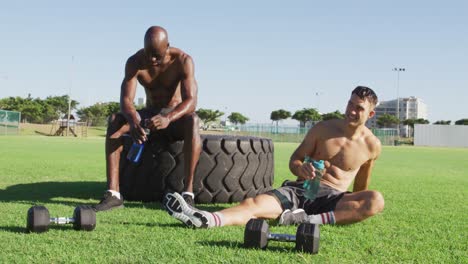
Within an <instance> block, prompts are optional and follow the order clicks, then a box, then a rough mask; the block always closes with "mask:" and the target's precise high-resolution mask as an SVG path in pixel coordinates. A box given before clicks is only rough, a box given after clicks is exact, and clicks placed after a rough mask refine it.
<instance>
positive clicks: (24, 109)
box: [0, 95, 79, 123]
mask: <svg viewBox="0 0 468 264" xmlns="http://www.w3.org/2000/svg"><path fill="white" fill-rule="evenodd" d="M68 100H69V97H68V95H62V96H49V97H47V98H46V99H40V98H32V97H31V95H28V97H27V98H22V97H19V96H17V97H7V98H2V99H0V109H3V110H10V111H18V112H21V121H22V122H31V123H48V122H50V121H52V120H57V119H59V118H61V117H63V116H64V115H66V114H68ZM78 104H79V103H78V102H77V101H75V100H71V102H70V106H71V109H72V110H73V109H76V107H77V106H78Z"/></svg>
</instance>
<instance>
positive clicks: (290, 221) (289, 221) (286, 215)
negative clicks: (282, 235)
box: [279, 209, 307, 225]
mask: <svg viewBox="0 0 468 264" xmlns="http://www.w3.org/2000/svg"><path fill="white" fill-rule="evenodd" d="M306 221H307V214H306V212H305V211H304V209H296V210H294V211H291V210H289V209H286V210H284V212H283V213H282V214H281V216H280V219H279V224H280V225H297V224H300V223H304V222H306Z"/></svg>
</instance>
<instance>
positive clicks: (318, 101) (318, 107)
mask: <svg viewBox="0 0 468 264" xmlns="http://www.w3.org/2000/svg"><path fill="white" fill-rule="evenodd" d="M315 95H316V96H317V112H319V113H320V110H319V109H320V96H321V95H323V93H322V92H321V91H317V92H315Z"/></svg>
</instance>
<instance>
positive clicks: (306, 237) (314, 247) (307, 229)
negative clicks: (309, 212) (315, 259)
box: [296, 223, 320, 254]
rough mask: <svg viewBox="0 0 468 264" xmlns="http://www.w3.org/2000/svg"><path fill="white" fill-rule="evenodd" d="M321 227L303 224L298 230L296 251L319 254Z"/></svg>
mask: <svg viewBox="0 0 468 264" xmlns="http://www.w3.org/2000/svg"><path fill="white" fill-rule="evenodd" d="M319 240H320V229H319V225H316V224H310V223H302V224H300V225H299V227H298V228H297V233H296V250H298V251H304V252H308V253H311V254H317V253H318V250H319Z"/></svg>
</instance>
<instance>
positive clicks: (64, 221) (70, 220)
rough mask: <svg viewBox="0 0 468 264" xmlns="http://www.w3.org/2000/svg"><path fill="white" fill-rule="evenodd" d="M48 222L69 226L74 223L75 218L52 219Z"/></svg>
mask: <svg viewBox="0 0 468 264" xmlns="http://www.w3.org/2000/svg"><path fill="white" fill-rule="evenodd" d="M50 222H51V223H54V224H59V225H62V224H70V223H74V222H75V218H70V217H53V218H50Z"/></svg>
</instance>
